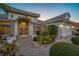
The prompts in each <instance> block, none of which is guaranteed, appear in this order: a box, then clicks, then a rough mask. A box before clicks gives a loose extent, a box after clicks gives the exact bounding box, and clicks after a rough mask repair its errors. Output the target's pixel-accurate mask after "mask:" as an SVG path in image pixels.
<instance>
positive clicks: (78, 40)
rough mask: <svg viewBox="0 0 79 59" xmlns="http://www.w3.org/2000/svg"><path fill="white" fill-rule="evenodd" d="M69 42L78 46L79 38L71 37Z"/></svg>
mask: <svg viewBox="0 0 79 59" xmlns="http://www.w3.org/2000/svg"><path fill="white" fill-rule="evenodd" d="M71 41H72V43H74V44H77V45H79V37H72V38H71Z"/></svg>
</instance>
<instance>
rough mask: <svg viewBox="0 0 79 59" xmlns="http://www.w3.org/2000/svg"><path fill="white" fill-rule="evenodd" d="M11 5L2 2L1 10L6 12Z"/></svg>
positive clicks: (0, 4)
mask: <svg viewBox="0 0 79 59" xmlns="http://www.w3.org/2000/svg"><path fill="white" fill-rule="evenodd" d="M8 7H9V6H7V5H6V4H4V3H0V12H1V11H2V10H3V11H4V12H5V13H6V14H7V13H8V9H9V8H8Z"/></svg>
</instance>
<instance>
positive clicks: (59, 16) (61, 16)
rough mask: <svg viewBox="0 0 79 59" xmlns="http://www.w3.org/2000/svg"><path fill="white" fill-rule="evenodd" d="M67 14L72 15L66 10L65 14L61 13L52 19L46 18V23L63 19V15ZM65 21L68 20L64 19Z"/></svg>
mask: <svg viewBox="0 0 79 59" xmlns="http://www.w3.org/2000/svg"><path fill="white" fill-rule="evenodd" d="M66 15H68V16H69V17H70V14H69V12H66V13H64V14H61V15H58V16H56V17H54V18H51V19H48V20H46V21H45V23H51V22H56V21H60V20H63V17H66ZM63 21H67V20H63ZM67 22H68V21H67Z"/></svg>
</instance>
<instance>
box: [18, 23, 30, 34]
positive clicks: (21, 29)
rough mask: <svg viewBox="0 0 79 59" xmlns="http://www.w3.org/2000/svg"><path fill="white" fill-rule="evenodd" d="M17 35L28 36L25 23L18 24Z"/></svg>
mask: <svg viewBox="0 0 79 59" xmlns="http://www.w3.org/2000/svg"><path fill="white" fill-rule="evenodd" d="M19 34H20V35H27V34H28V27H27V24H26V23H25V22H22V23H20V24H19Z"/></svg>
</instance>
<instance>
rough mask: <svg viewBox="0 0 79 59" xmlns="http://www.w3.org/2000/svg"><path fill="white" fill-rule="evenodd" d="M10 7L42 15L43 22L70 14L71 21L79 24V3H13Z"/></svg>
mask: <svg viewBox="0 0 79 59" xmlns="http://www.w3.org/2000/svg"><path fill="white" fill-rule="evenodd" d="M9 5H10V6H13V7H15V8H19V9H22V10H25V11H29V12H33V13H37V14H40V17H39V18H38V19H40V20H43V21H45V20H48V19H50V18H53V17H56V16H58V15H60V14H63V13H66V12H69V13H70V15H71V18H70V20H71V21H75V22H79V4H78V3H11V4H9Z"/></svg>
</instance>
